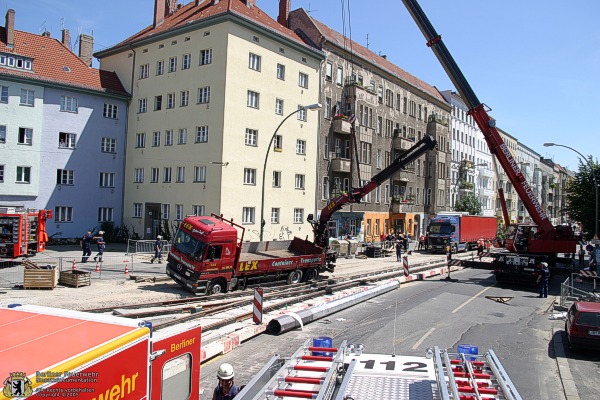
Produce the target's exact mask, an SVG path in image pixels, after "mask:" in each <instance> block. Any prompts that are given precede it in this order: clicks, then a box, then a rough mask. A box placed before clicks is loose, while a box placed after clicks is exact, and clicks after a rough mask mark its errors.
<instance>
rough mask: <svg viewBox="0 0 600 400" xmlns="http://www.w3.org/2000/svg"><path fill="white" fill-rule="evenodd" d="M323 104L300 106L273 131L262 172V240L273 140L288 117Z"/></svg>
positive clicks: (261, 237) (261, 236) (261, 238)
mask: <svg viewBox="0 0 600 400" xmlns="http://www.w3.org/2000/svg"><path fill="white" fill-rule="evenodd" d="M321 107H322V106H321V104H319V103H315V104H309V105H307V106H303V107H298V109H297V110H295V111H293V112H291V113H289V114H288V115H287V116H286V117H285V118H284V119H283V120H282V121H281V122H280V123H279V125H278V126H277V129H275V132H273V136H271V141H270V142H269V146H268V147H267V153H266V154H265V164H264V166H263V174H262V191H261V195H260V241H261V242H262V240H263V233H264V231H265V218H264V215H265V176H266V173H267V160H268V159H269V152H270V151H271V146H272V145H273V140H275V137H276V136H277V132H279V128H281V126H282V125H283V123H284V122H285V121H287V120H288V118H290V117H291V116H292V115H295V114H297V113H299V112H300V111H304V110H316V109H319V108H321Z"/></svg>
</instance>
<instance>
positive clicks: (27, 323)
mask: <svg viewBox="0 0 600 400" xmlns="http://www.w3.org/2000/svg"><path fill="white" fill-rule="evenodd" d="M0 327H1V329H2V348H0V359H2V362H1V363H0V378H1V379H2V380H1V381H0V382H3V387H2V390H1V391H0V400H4V399H23V398H27V399H47V398H65V397H69V398H77V399H81V400H116V399H132V400H133V399H147V400H152V399H157V400H158V399H190V400H199V398H200V356H201V347H200V344H201V336H200V335H201V328H200V326H199V325H181V324H180V325H178V326H172V327H168V328H164V329H159V330H156V329H153V328H152V325H151V324H150V323H144V322H140V321H139V320H129V319H126V318H119V317H114V316H108V315H99V314H91V313H85V312H80V311H71V310H64V309H57V308H50V307H41V306H30V305H9V306H8V307H1V308H0Z"/></svg>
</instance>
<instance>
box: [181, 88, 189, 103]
mask: <svg viewBox="0 0 600 400" xmlns="http://www.w3.org/2000/svg"><path fill="white" fill-rule="evenodd" d="M189 101H190V91H189V90H182V91H181V92H180V94H179V107H187V105H188V103H189Z"/></svg>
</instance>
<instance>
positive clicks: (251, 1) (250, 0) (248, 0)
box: [242, 0, 256, 8]
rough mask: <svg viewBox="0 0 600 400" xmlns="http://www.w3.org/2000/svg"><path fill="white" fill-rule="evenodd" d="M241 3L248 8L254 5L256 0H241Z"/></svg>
mask: <svg viewBox="0 0 600 400" xmlns="http://www.w3.org/2000/svg"><path fill="white" fill-rule="evenodd" d="M242 3H244V4H245V5H246V6H247V7H248V8H252V7H254V6H256V0H242Z"/></svg>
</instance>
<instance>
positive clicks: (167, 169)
mask: <svg viewBox="0 0 600 400" xmlns="http://www.w3.org/2000/svg"><path fill="white" fill-rule="evenodd" d="M172 172H173V168H171V167H165V168H164V169H163V182H164V183H170V182H171V173H172Z"/></svg>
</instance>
